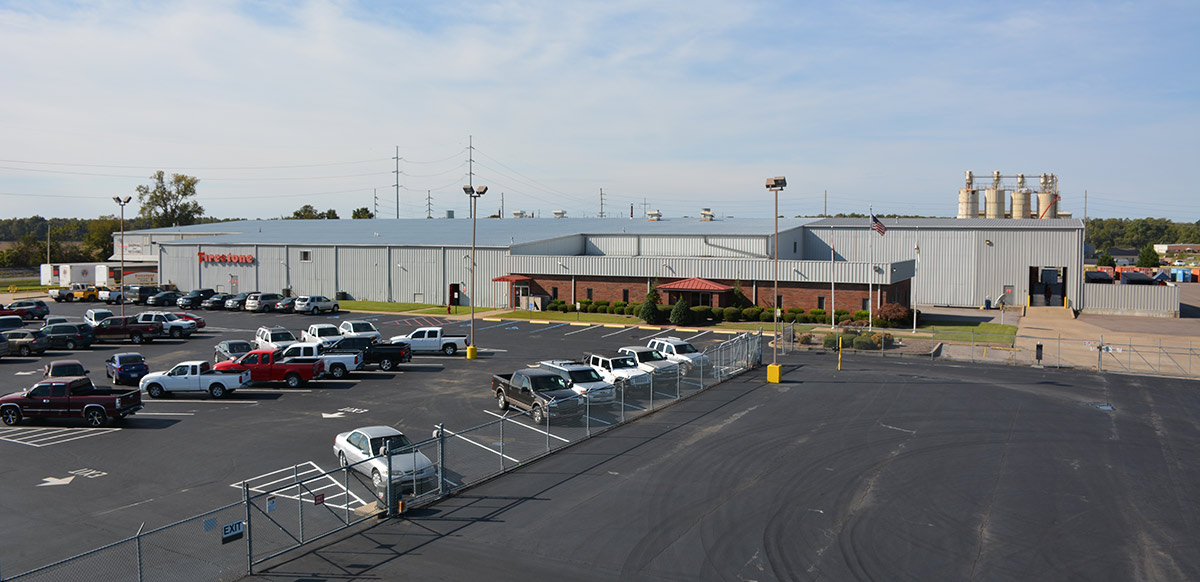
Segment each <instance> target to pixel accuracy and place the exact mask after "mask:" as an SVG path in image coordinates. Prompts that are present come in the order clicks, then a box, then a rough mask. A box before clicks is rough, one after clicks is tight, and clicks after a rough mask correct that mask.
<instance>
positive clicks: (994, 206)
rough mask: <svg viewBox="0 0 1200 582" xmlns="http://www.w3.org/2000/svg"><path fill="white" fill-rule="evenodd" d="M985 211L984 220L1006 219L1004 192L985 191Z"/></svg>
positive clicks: (995, 190) (993, 189)
mask: <svg viewBox="0 0 1200 582" xmlns="http://www.w3.org/2000/svg"><path fill="white" fill-rule="evenodd" d="M983 211H984V218H1004V190H997V189H995V188H988V189H987V190H984V191H983Z"/></svg>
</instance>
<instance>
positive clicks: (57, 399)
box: [0, 376, 142, 426]
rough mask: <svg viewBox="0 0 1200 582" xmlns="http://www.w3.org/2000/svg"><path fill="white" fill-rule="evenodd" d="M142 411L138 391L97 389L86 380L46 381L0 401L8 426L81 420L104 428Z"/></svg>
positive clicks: (77, 378)
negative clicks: (45, 420)
mask: <svg viewBox="0 0 1200 582" xmlns="http://www.w3.org/2000/svg"><path fill="white" fill-rule="evenodd" d="M141 409H142V393H141V392H140V391H139V390H113V389H110V388H97V387H96V386H94V385H93V384H92V380H91V378H88V377H87V376H65V377H59V378H46V379H44V380H42V381H40V382H38V383H37V384H34V385H33V386H32V387H30V388H29V389H27V390H25V391H22V392H14V393H12V394H9V395H8V396H4V397H0V419H2V420H4V424H7V425H10V426H11V425H16V424H20V422H21V420H22V419H25V418H82V419H84V420H85V421H86V422H87V423H88V424H89V425H91V426H104V425H106V424H108V421H109V420H110V419H114V418H125V417H126V416H129V415H131V414H133V413H135V412H137V411H139V410H141Z"/></svg>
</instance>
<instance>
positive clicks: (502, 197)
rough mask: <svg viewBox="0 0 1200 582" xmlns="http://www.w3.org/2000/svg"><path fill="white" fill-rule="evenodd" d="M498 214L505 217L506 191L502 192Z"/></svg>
mask: <svg viewBox="0 0 1200 582" xmlns="http://www.w3.org/2000/svg"><path fill="white" fill-rule="evenodd" d="M497 216H499V217H500V218H504V192H501V193H500V214H499V215H497Z"/></svg>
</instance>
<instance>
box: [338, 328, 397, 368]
mask: <svg viewBox="0 0 1200 582" xmlns="http://www.w3.org/2000/svg"><path fill="white" fill-rule="evenodd" d="M325 351H326V352H327V353H331V354H336V353H355V352H360V353H362V357H363V365H367V364H379V369H380V370H383V371H385V372H387V371H390V370H393V369H395V368H396V366H398V365H400V364H403V363H404V362H410V361H412V348H410V347H409V346H408V344H406V343H394V344H386V343H377V342H375V341H372V340H371V338H367V337H345V336H343V337H342V339H340V340H338V341H337V342H336V343H334V344H333V345H332V346H329V349H327V350H325Z"/></svg>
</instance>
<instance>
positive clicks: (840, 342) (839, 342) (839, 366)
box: [838, 335, 842, 372]
mask: <svg viewBox="0 0 1200 582" xmlns="http://www.w3.org/2000/svg"><path fill="white" fill-rule="evenodd" d="M838 371H839V372H841V371H842V336H840V335H839V336H838Z"/></svg>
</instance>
